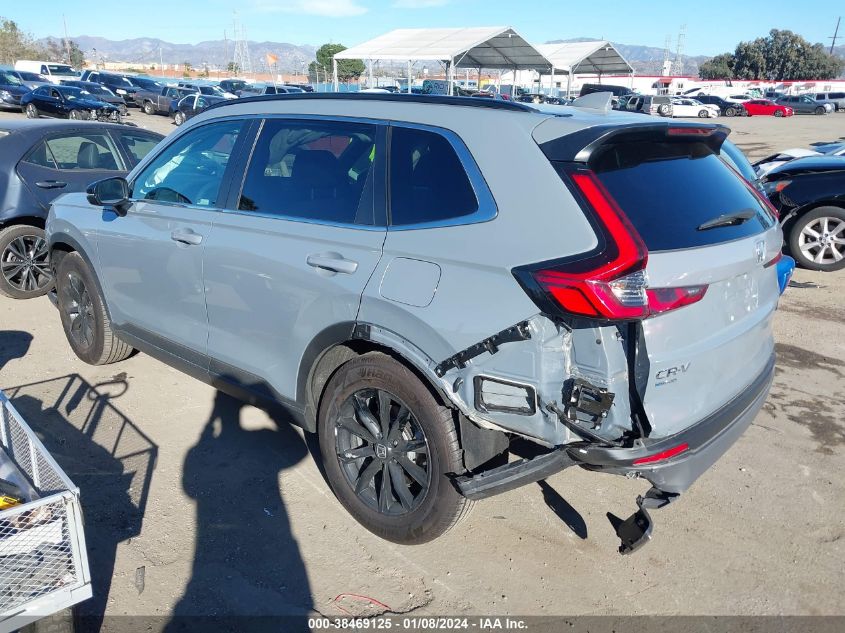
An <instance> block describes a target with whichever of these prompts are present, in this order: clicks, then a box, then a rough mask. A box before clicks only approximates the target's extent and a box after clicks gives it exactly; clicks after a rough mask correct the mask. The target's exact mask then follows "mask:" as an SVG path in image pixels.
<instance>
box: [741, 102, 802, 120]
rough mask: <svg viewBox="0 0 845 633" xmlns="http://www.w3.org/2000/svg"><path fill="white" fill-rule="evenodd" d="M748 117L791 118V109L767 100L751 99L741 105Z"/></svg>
mask: <svg viewBox="0 0 845 633" xmlns="http://www.w3.org/2000/svg"><path fill="white" fill-rule="evenodd" d="M742 107H744V108H745V113H746V115H748V116H758V115H760V116H776V117H784V116H792V114H793V112H792V108H790V107H789V106H786V105H782V104H780V103H776V102H774V101H769V100H768V99H752V100H751V101H746V102H745V103H743V104H742Z"/></svg>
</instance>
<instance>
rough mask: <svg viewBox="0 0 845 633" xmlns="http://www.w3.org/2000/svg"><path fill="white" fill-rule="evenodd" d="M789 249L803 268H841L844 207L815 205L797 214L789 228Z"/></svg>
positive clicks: (844, 264)
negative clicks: (806, 211)
mask: <svg viewBox="0 0 845 633" xmlns="http://www.w3.org/2000/svg"><path fill="white" fill-rule="evenodd" d="M789 250H790V252H791V254H792V256H793V257H794V258H795V261H796V262H798V264H799V265H800V266H802V267H804V268H809V269H811V270H822V271H833V270H841V269H842V268H845V209H842V208H841V207H819V208H817V209H813V210H812V211H810V212H809V213H806V214H805V215H802V216H801V217H799V218H798V219H797V220H796V221H795V222H794V223H793V224H792V228H791V230H790V232H789Z"/></svg>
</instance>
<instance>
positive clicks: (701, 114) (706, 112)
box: [698, 110, 710, 119]
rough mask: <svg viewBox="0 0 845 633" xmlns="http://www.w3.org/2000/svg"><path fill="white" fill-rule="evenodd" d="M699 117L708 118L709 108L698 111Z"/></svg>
mask: <svg viewBox="0 0 845 633" xmlns="http://www.w3.org/2000/svg"><path fill="white" fill-rule="evenodd" d="M698 118H699V119H707V118H710V113H709V112H708V111H707V110H699V111H698Z"/></svg>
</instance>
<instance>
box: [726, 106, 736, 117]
mask: <svg viewBox="0 0 845 633" xmlns="http://www.w3.org/2000/svg"><path fill="white" fill-rule="evenodd" d="M725 116H736V110H735V109H734V108H725Z"/></svg>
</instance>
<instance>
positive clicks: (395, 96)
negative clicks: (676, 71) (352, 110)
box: [207, 92, 536, 113]
mask: <svg viewBox="0 0 845 633" xmlns="http://www.w3.org/2000/svg"><path fill="white" fill-rule="evenodd" d="M301 99H305V100H319V101H388V102H393V103H427V104H432V105H452V106H466V107H469V108H488V109H493V110H510V111H512V112H535V113H536V110H535V109H534V108H530V107H528V106H527V105H525V104H522V103H516V102H513V101H500V100H498V99H475V98H473V97H449V96H446V95H420V94H407V93H392V92H385V93H376V92H368V93H364V94H361V93H356V92H295V93H287V94H276V95H260V96H256V97H245V98H241V99H229V100H228V101H226V102H224V103H216V104H214V105H213V106H211V107H209V108H207V110H211V109H212V108H223V107H226V106H227V105H234V104H238V103H256V102H264V101H298V100H301Z"/></svg>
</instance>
